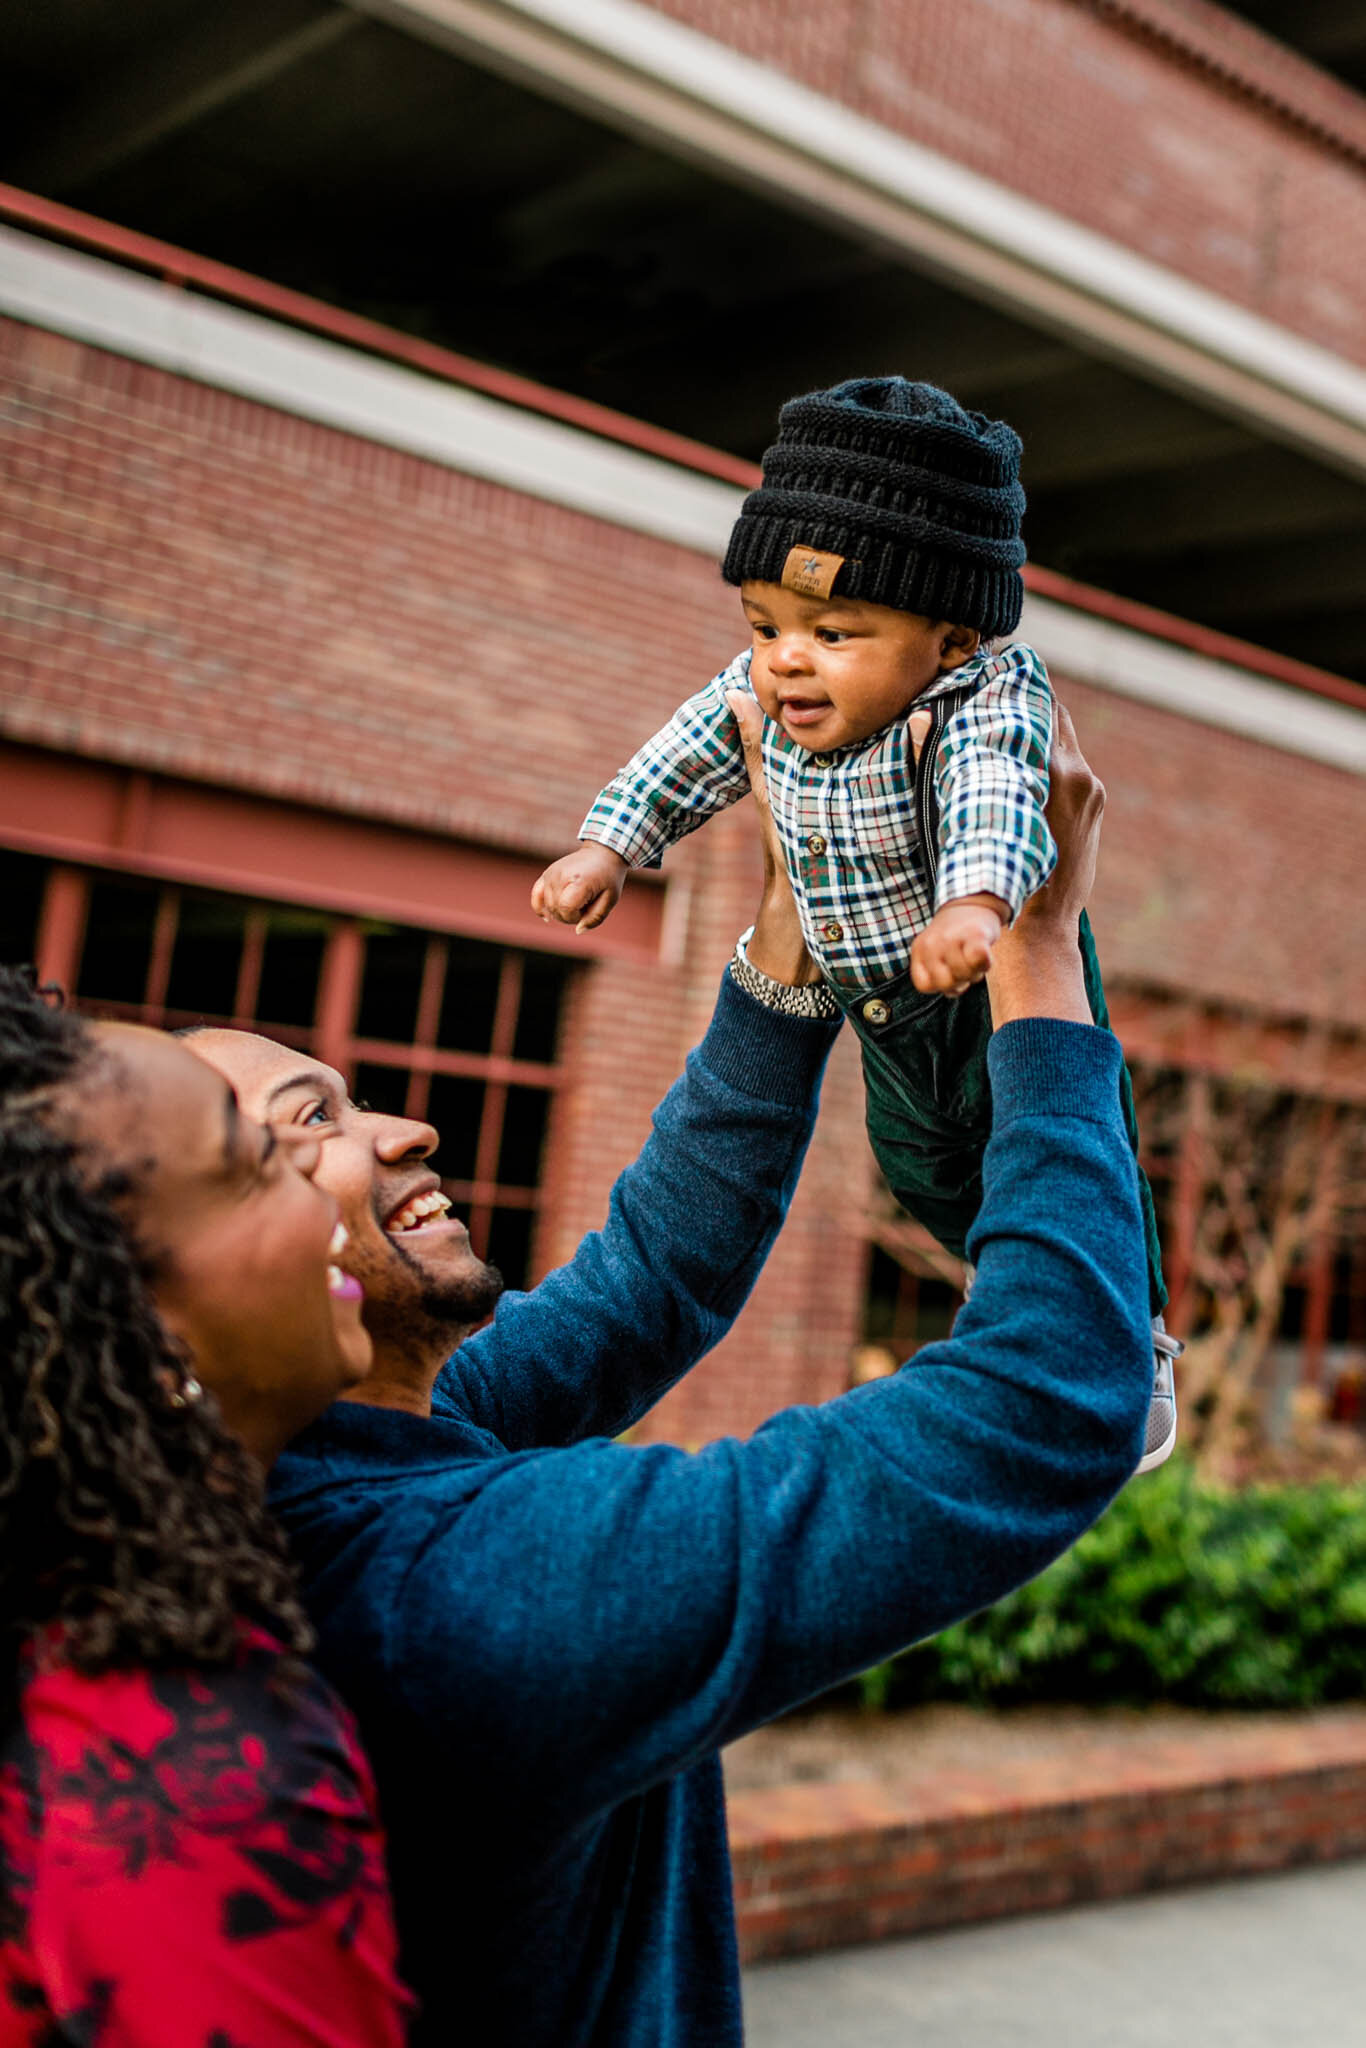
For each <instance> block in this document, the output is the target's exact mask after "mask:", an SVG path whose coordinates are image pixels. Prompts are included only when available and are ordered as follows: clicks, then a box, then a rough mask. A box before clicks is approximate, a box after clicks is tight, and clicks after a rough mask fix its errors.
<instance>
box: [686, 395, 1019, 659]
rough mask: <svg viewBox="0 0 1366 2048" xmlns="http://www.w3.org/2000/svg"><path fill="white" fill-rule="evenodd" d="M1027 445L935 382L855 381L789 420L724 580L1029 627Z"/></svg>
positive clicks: (738, 525)
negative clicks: (1023, 534) (1024, 517)
mask: <svg viewBox="0 0 1366 2048" xmlns="http://www.w3.org/2000/svg"><path fill="white" fill-rule="evenodd" d="M1019 468H1020V439H1019V436H1018V435H1017V434H1016V433H1014V432H1013V431H1012V429H1011V428H1010V427H1008V426H1006V424H1005V422H1004V421H1003V420H989V419H986V418H985V417H984V416H983V415H982V414H981V413H979V412H966V411H964V409H963V407H962V406H961V405H959V403H958V401H957V399H955V398H950V396H949V394H948V392H947V391H940V390H939V389H938V387H937V386H936V385H934V384H912V383H910V382H909V381H908V380H907V379H906V378H905V377H855V378H851V379H850V380H849V381H848V382H847V383H844V384H836V385H835V386H834V388H833V389H832V390H830V391H812V392H808V394H807V395H806V397H804V398H793V399H790V400H789V401H788V403H787V404H786V405H785V406H784V407H783V409H782V411H781V413H780V414H779V415H778V438H777V440H776V441H775V442H774V444H773V446H772V447H771V448H770V449H769V450H768V452H767V454H766V455H765V456H764V476H763V482H762V483H761V484H760V486H759V488H758V490H757V491H751V492H750V494H749V496H748V497H747V498H746V499H745V502H744V504H743V505H742V506H741V508H740V517H739V518H738V519H737V520H736V522H735V526H734V529H733V531H732V533H731V537H730V545H729V547H728V548H727V549H726V559H725V562H724V563H723V565H722V570H721V573H722V575H723V576H724V577H725V579H726V581H727V582H728V583H743V582H745V581H747V580H748V579H749V578H754V579H755V580H756V581H758V582H762V583H785V584H786V585H787V587H788V588H789V589H792V590H796V591H799V592H800V593H801V594H802V595H805V596H811V597H832V596H833V597H861V598H866V599H867V600H868V601H869V602H870V603H872V604H886V605H891V606H892V607H893V609H894V610H896V611H902V612H917V613H920V614H922V615H923V616H925V617H927V618H931V619H947V620H948V621H949V622H950V623H951V624H952V625H955V626H975V627H976V628H977V630H978V631H979V632H980V633H981V634H982V635H983V637H984V638H985V639H993V638H995V636H996V635H998V634H1001V633H1011V632H1013V631H1014V630H1015V627H1016V626H1017V625H1018V624H1019V621H1020V606H1021V603H1022V602H1023V599H1024V585H1023V583H1022V581H1021V579H1020V568H1021V565H1022V564H1023V562H1024V558H1025V550H1024V543H1023V542H1022V541H1021V539H1020V515H1021V513H1022V512H1023V511H1024V503H1025V497H1024V492H1023V491H1022V490H1021V488H1020V484H1019Z"/></svg>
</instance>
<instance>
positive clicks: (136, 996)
mask: <svg viewBox="0 0 1366 2048" xmlns="http://www.w3.org/2000/svg"><path fill="white" fill-rule="evenodd" d="M158 894H159V892H158V891H157V889H156V888H154V887H151V888H149V887H140V886H139V885H138V884H137V883H136V882H106V881H98V880H97V881H95V882H93V883H92V884H91V889H90V914H89V917H88V918H87V920H86V926H85V950H84V952H83V953H82V955H81V971H80V974H79V975H78V976H77V979H76V992H77V994H78V995H79V996H81V997H82V998H83V999H84V1000H85V1001H87V1002H102V1003H140V1002H141V1001H142V999H143V995H144V993H145V990H146V987H147V970H148V968H149V966H150V964H151V958H152V932H153V928H154V927H155V924H156V915H157V897H158Z"/></svg>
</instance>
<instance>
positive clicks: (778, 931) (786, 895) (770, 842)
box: [726, 690, 821, 988]
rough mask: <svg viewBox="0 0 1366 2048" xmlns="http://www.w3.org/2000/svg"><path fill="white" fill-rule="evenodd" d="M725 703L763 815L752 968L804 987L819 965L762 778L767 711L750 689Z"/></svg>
mask: <svg viewBox="0 0 1366 2048" xmlns="http://www.w3.org/2000/svg"><path fill="white" fill-rule="evenodd" d="M726 702H727V704H729V706H730V708H731V715H732V716H733V718H734V720H735V723H736V724H737V725H738V726H739V728H740V744H741V745H742V746H743V748H744V750H745V767H746V769H747V771H748V773H749V787H750V793H751V795H752V796H753V798H754V808H755V810H756V811H757V813H758V817H759V844H760V846H761V848H762V849H763V856H764V893H763V896H762V898H761V899H760V903H759V912H758V915H757V916H756V918H755V920H754V936H753V938H752V939H751V940H750V942H749V946H748V948H747V951H748V955H749V963H750V965H751V967H757V968H758V970H759V972H760V974H766V975H767V976H768V977H769V979H770V980H771V981H783V982H786V983H787V985H788V987H789V988H803V987H805V986H806V985H807V984H808V983H810V982H813V981H819V980H820V978H821V975H820V969H819V968H818V967H817V965H816V963H815V961H814V960H813V959H812V958H811V955H810V954H809V953H808V952H807V950H806V940H805V939H804V938H803V937H802V926H801V919H800V918H799V917H798V915H797V904H796V899H795V898H794V896H793V894H792V884H791V882H790V881H789V880H788V877H787V866H786V864H785V862H784V860H783V850H782V847H781V846H780V845H779V843H778V828H777V826H776V825H775V824H774V822H773V813H772V811H771V810H770V808H769V802H768V789H767V786H766V785H765V782H764V754H763V732H764V714H763V712H762V711H761V710H760V709H759V706H758V704H757V703H756V701H755V700H754V698H753V697H751V696H750V695H749V693H748V691H746V690H727V692H726Z"/></svg>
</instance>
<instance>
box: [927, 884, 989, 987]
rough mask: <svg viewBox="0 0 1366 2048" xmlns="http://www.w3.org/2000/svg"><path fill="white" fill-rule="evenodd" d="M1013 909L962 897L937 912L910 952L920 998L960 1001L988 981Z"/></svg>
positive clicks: (974, 898)
mask: <svg viewBox="0 0 1366 2048" xmlns="http://www.w3.org/2000/svg"><path fill="white" fill-rule="evenodd" d="M1008 909H1009V905H1008V904H1005V903H1003V902H1002V901H1001V899H1000V897H999V896H962V897H960V898H959V899H958V900H957V901H956V902H954V903H946V904H944V906H943V908H942V909H940V910H936V912H935V913H934V916H933V917H932V918H931V919H930V921H929V923H928V924H927V925H926V927H925V929H924V931H923V932H921V933H919V934H918V936H917V937H916V939H915V941H914V943H913V944H912V946H911V980H912V981H913V982H914V983H915V985H916V987H917V988H918V989H919V990H920V991H921V993H922V995H931V994H935V995H945V996H961V995H962V994H963V992H964V990H965V989H969V988H971V987H972V984H973V983H974V982H975V981H981V980H983V979H984V977H985V975H986V972H987V969H988V968H989V967H990V965H991V952H992V948H993V946H994V945H995V944H996V941H997V939H999V938H1000V936H1001V927H1002V925H1003V924H1004V923H1005V920H1006V913H1007V911H1008Z"/></svg>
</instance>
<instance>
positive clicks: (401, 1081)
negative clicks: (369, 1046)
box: [351, 1065, 408, 1116]
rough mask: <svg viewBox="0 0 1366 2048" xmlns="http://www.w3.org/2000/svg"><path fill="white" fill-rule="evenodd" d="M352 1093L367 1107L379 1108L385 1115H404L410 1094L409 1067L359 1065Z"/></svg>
mask: <svg viewBox="0 0 1366 2048" xmlns="http://www.w3.org/2000/svg"><path fill="white" fill-rule="evenodd" d="M351 1093H352V1095H353V1096H354V1097H355V1099H356V1101H357V1102H361V1103H364V1105H365V1107H366V1108H367V1109H378V1110H380V1111H381V1112H382V1113H383V1114H384V1115H385V1116H402V1114H403V1105H404V1102H405V1101H406V1099H407V1095H408V1069H407V1068H406V1067H381V1066H371V1065H366V1066H360V1067H357V1068H356V1078H355V1080H354V1081H353V1082H352V1084H351Z"/></svg>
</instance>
